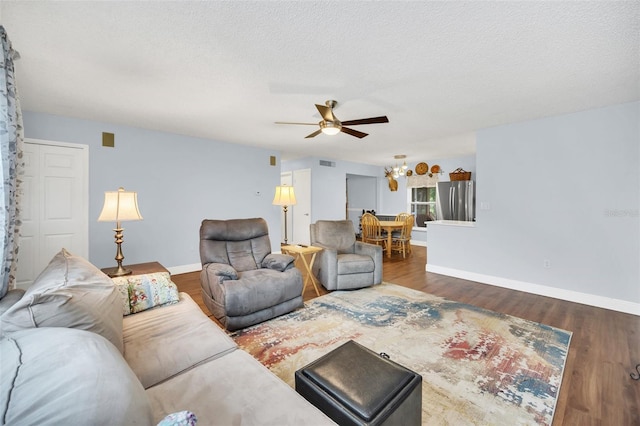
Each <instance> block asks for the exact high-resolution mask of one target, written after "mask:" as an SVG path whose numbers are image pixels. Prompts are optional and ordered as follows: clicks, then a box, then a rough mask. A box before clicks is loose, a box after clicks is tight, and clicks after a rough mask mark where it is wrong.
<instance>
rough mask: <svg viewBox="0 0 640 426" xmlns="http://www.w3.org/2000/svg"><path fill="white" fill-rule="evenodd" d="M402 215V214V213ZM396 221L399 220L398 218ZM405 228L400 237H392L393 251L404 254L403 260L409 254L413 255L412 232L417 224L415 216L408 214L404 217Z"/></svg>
mask: <svg viewBox="0 0 640 426" xmlns="http://www.w3.org/2000/svg"><path fill="white" fill-rule="evenodd" d="M401 214H402V213H401ZM396 220H398V219H397V218H396ZM403 220H404V226H403V227H402V229H401V230H400V234H399V235H398V236H392V240H391V250H392V251H398V252H401V253H402V258H403V259H405V258H406V257H407V253H409V254H411V231H412V230H413V226H414V224H415V216H414V215H412V214H406V215H404V216H403Z"/></svg>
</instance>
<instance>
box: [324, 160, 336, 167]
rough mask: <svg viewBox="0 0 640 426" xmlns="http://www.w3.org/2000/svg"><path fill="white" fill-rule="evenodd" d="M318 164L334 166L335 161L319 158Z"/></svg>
mask: <svg viewBox="0 0 640 426" xmlns="http://www.w3.org/2000/svg"><path fill="white" fill-rule="evenodd" d="M320 165H321V166H325V167H335V166H336V163H335V161H327V160H320Z"/></svg>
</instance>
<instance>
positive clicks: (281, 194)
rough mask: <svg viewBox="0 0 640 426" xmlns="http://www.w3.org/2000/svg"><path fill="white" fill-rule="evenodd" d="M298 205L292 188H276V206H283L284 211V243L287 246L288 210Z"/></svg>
mask: <svg viewBox="0 0 640 426" xmlns="http://www.w3.org/2000/svg"><path fill="white" fill-rule="evenodd" d="M294 204H296V194H294V192H293V187H292V186H286V185H282V186H276V195H275V196H274V197H273V205H274V206H282V210H283V211H284V243H285V244H287V208H288V206H293V205H294Z"/></svg>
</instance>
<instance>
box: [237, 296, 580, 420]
mask: <svg viewBox="0 0 640 426" xmlns="http://www.w3.org/2000/svg"><path fill="white" fill-rule="evenodd" d="M233 338H234V339H235V341H236V342H237V343H238V345H239V346H240V347H241V348H242V349H244V350H246V351H247V352H249V353H250V354H252V355H253V356H254V357H255V358H256V359H258V360H259V361H260V362H261V363H262V364H264V365H265V366H267V367H268V368H269V369H270V370H271V371H273V372H274V373H275V374H276V375H277V376H279V377H280V378H281V379H282V380H284V381H285V382H287V383H288V384H289V385H290V386H291V387H295V385H294V372H295V371H296V370H297V369H299V368H301V367H303V366H305V365H307V364H308V363H310V362H311V361H314V360H315V359H317V358H319V357H320V356H322V355H324V354H325V353H327V352H329V351H331V350H332V349H334V348H336V347H338V346H339V345H341V344H343V343H344V342H346V341H348V340H349V339H353V340H355V341H357V342H358V343H360V344H362V345H364V346H366V347H368V348H369V349H371V350H373V351H375V352H378V353H379V352H385V353H387V354H388V355H389V356H390V357H391V359H392V360H393V361H395V362H397V363H399V364H402V365H404V366H405V367H407V368H410V369H411V370H413V371H415V372H417V373H419V374H421V375H422V378H423V382H422V410H423V412H422V422H423V424H426V425H510V426H511V425H550V424H551V422H552V420H553V413H554V410H555V405H556V400H557V397H558V392H559V390H560V383H561V382H562V374H563V369H564V364H565V360H566V358H567V351H568V349H569V342H570V340H571V333H570V332H568V331H564V330H560V329H557V328H553V327H550V326H547V325H543V324H538V323H535V322H531V321H527V320H524V319H520V318H516V317H512V316H509V315H504V314H500V313H497V312H492V311H488V310H486V309H481V308H478V307H475V306H472V305H466V304H463V303H457V302H452V301H448V300H446V299H443V298H440V297H436V296H432V295H429V294H426V293H423V292H420V291H416V290H412V289H408V288H406V287H401V286H398V285H394V284H382V285H379V286H375V287H372V288H367V289H362V290H356V291H336V292H333V293H330V294H327V295H325V296H322V297H318V298H316V299H314V300H312V301H310V302H309V303H307V304H306V306H305V308H304V309H299V310H297V311H294V312H292V313H290V314H288V315H285V316H282V317H279V318H276V319H273V320H271V321H267V322H265V323H262V324H258V325H256V326H253V327H251V328H247V329H245V330H242V331H240V332H237V333H235V334H234V336H233ZM372 373H374V372H372Z"/></svg>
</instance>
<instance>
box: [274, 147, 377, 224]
mask: <svg viewBox="0 0 640 426" xmlns="http://www.w3.org/2000/svg"><path fill="white" fill-rule="evenodd" d="M320 160H326V161H332V162H333V163H335V167H327V166H321V165H320ZM300 169H311V223H314V222H315V221H317V220H342V219H345V217H346V204H347V175H348V174H349V175H351V174H353V175H360V176H373V177H376V178H377V179H379V180H384V181H385V182H386V179H385V178H384V175H381V174H380V170H382V168H381V167H379V166H372V165H369V164H361V163H352V162H349V161H340V160H333V159H324V158H323V159H320V158H315V157H308V158H304V159H300V160H290V161H283V162H282V171H283V172H288V171H293V170H300ZM379 186H380V185H379V184H378V187H379ZM379 198H380V197H378V199H379ZM377 210H379V206H376V211H377Z"/></svg>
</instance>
